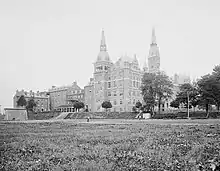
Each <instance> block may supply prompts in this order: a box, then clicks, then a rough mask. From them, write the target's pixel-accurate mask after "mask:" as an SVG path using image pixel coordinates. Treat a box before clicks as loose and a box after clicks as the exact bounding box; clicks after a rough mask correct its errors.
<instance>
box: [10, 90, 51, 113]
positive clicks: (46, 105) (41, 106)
mask: <svg viewBox="0 0 220 171" xmlns="http://www.w3.org/2000/svg"><path fill="white" fill-rule="evenodd" d="M22 95H23V96H24V97H25V100H26V101H27V102H28V101H29V100H30V99H34V101H35V102H36V105H37V106H36V107H35V108H34V110H35V111H36V112H43V111H49V110H50V100H49V96H48V95H47V92H39V91H37V92H36V93H35V92H33V91H32V90H30V91H29V92H27V91H24V90H21V91H18V90H17V91H16V94H15V95H14V97H13V107H14V108H17V107H19V106H18V105H17V101H18V99H19V98H20V96H22Z"/></svg>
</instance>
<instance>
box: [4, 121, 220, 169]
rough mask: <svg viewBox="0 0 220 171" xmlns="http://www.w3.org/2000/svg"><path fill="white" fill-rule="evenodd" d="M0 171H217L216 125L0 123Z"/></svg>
mask: <svg viewBox="0 0 220 171" xmlns="http://www.w3.org/2000/svg"><path fill="white" fill-rule="evenodd" d="M0 151H1V157H0V170H10V171H13V170H16V171H19V170H39V171H42V170H99V171H102V170H105V171H109V170H131V171H135V170H152V171H153V170H161V171H162V170H163V171H164V170H187V171H190V170H214V169H211V168H215V170H217V167H218V163H220V120H217V119H216V120H148V121H138V120H135V121H134V120H133V121H132V120H92V121H91V122H90V123H86V122H85V120H62V121H27V122H0Z"/></svg>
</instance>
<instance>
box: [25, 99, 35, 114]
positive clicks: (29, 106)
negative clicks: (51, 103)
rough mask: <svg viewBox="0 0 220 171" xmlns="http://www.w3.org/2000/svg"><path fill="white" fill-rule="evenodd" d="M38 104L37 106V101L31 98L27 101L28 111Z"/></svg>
mask: <svg viewBox="0 0 220 171" xmlns="http://www.w3.org/2000/svg"><path fill="white" fill-rule="evenodd" d="M36 106H37V103H36V102H35V101H34V98H31V99H29V100H28V102H27V106H26V109H27V110H28V111H34V107H36Z"/></svg>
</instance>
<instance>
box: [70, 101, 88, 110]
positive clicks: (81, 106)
mask: <svg viewBox="0 0 220 171" xmlns="http://www.w3.org/2000/svg"><path fill="white" fill-rule="evenodd" d="M84 106H85V105H84V103H83V102H78V101H77V102H75V103H74V104H73V107H74V108H76V109H82V108H84Z"/></svg>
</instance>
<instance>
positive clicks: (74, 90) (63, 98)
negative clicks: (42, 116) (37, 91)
mask: <svg viewBox="0 0 220 171" xmlns="http://www.w3.org/2000/svg"><path fill="white" fill-rule="evenodd" d="M48 92H49V96H50V103H51V109H52V110H56V111H71V112H72V111H73V110H74V109H73V104H74V103H75V102H76V101H78V102H83V103H84V101H85V99H84V89H81V88H80V87H79V86H78V85H77V82H76V81H74V82H73V83H72V85H67V86H60V87H56V86H53V87H52V88H51V89H49V91H48Z"/></svg>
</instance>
